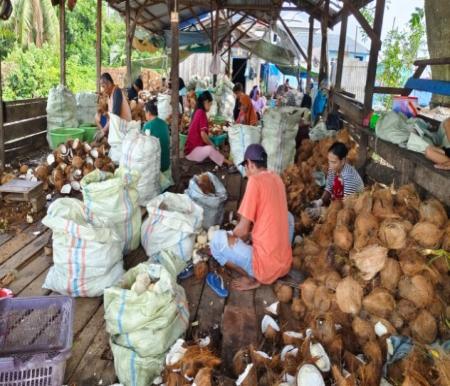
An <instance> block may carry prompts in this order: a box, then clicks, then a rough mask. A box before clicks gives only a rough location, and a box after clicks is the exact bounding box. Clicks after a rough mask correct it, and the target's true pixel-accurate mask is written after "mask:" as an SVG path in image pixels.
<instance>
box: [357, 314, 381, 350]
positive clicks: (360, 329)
mask: <svg viewBox="0 0 450 386" xmlns="http://www.w3.org/2000/svg"><path fill="white" fill-rule="evenodd" d="M352 330H353V332H354V334H355V335H356V336H357V338H358V340H359V342H360V344H364V343H366V342H367V341H369V340H375V339H376V335H375V332H374V330H373V326H372V324H371V323H370V322H368V321H367V320H364V319H361V318H360V317H358V316H357V317H355V318H354V319H353V322H352Z"/></svg>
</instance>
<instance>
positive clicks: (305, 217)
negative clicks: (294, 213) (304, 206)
mask: <svg viewBox="0 0 450 386" xmlns="http://www.w3.org/2000/svg"><path fill="white" fill-rule="evenodd" d="M300 225H301V227H302V229H310V228H311V227H312V226H313V225H314V221H313V219H312V218H311V216H310V215H309V214H308V213H307V212H306V211H302V212H301V213H300Z"/></svg>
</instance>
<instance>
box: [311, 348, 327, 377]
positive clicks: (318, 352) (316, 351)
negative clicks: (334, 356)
mask: <svg viewBox="0 0 450 386" xmlns="http://www.w3.org/2000/svg"><path fill="white" fill-rule="evenodd" d="M309 351H310V354H311V356H312V357H313V358H316V359H317V360H316V363H315V364H316V366H317V367H318V368H319V369H320V370H321V371H322V372H324V373H326V372H328V371H330V370H331V362H330V358H329V357H328V354H327V353H326V351H325V349H324V348H323V346H322V345H321V344H320V343H314V344H313V343H310V345H309Z"/></svg>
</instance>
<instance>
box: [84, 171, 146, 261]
mask: <svg viewBox="0 0 450 386" xmlns="http://www.w3.org/2000/svg"><path fill="white" fill-rule="evenodd" d="M138 180H139V173H138V172H137V171H134V170H129V169H126V168H123V167H120V168H118V169H116V171H115V172H114V174H112V173H105V172H102V171H100V170H98V169H96V170H94V171H93V172H91V173H89V174H88V175H87V176H86V177H84V178H83V179H82V180H81V188H82V192H83V200H84V203H85V205H86V214H87V216H88V219H89V221H90V222H91V223H92V224H93V225H94V226H101V225H102V224H108V226H109V227H111V228H112V229H114V230H115V231H116V233H117V234H119V236H120V237H121V239H122V240H123V241H124V242H125V245H124V253H127V252H129V251H132V250H133V249H136V248H137V247H139V240H140V232H141V222H142V218H141V211H140V208H139V204H138V191H137V184H138Z"/></svg>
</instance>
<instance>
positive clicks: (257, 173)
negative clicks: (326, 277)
mask: <svg viewBox="0 0 450 386" xmlns="http://www.w3.org/2000/svg"><path fill="white" fill-rule="evenodd" d="M242 165H244V166H245V171H246V174H247V177H248V184H247V188H246V190H245V194H244V198H243V200H242V203H241V206H240V208H239V215H240V221H239V223H238V224H237V225H236V227H235V228H234V230H233V231H232V232H226V231H223V230H220V231H217V232H216V233H215V235H214V238H213V240H212V241H211V253H212V255H213V257H214V258H215V259H216V260H217V261H218V262H219V264H220V265H222V266H226V267H227V268H230V269H233V270H235V271H237V272H239V273H241V274H242V277H240V278H239V279H235V280H233V282H232V288H234V289H237V290H242V291H243V290H250V289H253V288H257V287H258V286H259V285H260V284H271V283H273V282H274V281H275V280H277V279H278V278H280V277H282V276H284V275H286V274H287V273H288V272H289V270H290V268H291V264H292V249H291V243H292V238H293V234H294V218H293V216H292V215H291V214H290V213H289V212H288V207H287V200H286V191H285V187H284V184H283V181H282V180H281V178H280V177H279V176H278V175H277V174H275V173H273V172H270V171H268V170H267V153H266V151H265V150H264V148H263V147H262V146H261V145H258V144H253V145H250V146H249V147H248V148H247V149H246V151H245V156H244V161H243V162H242ZM250 234H251V239H252V245H249V244H247V243H245V240H248V239H249V238H250Z"/></svg>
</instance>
